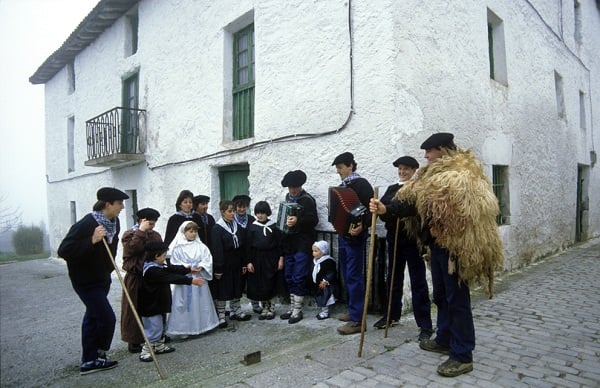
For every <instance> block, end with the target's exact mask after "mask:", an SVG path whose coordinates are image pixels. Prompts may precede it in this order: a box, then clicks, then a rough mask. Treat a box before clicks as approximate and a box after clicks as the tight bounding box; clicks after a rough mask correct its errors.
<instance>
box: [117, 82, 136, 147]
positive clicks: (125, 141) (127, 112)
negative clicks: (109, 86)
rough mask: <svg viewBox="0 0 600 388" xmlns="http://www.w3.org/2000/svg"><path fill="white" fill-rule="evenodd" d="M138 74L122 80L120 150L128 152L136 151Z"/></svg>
mask: <svg viewBox="0 0 600 388" xmlns="http://www.w3.org/2000/svg"><path fill="white" fill-rule="evenodd" d="M138 79H139V78H138V74H137V73H136V74H134V75H132V76H130V77H128V78H126V79H125V80H123V108H124V109H123V112H122V113H121V114H122V117H121V137H120V139H121V147H120V152H121V153H125V154H129V153H135V151H136V143H137V142H136V140H137V136H138V130H139V128H138V121H137V111H136V109H138V103H139V84H138Z"/></svg>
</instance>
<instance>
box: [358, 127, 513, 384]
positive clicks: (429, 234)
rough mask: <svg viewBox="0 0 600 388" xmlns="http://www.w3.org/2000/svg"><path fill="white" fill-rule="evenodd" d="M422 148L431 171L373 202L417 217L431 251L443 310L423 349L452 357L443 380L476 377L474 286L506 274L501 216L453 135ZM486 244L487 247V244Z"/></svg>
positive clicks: (476, 166) (380, 210) (376, 207)
mask: <svg viewBox="0 0 600 388" xmlns="http://www.w3.org/2000/svg"><path fill="white" fill-rule="evenodd" d="M421 148H422V149H424V150H425V159H427V161H428V164H427V166H425V167H422V168H421V169H420V170H419V172H418V175H417V177H416V178H415V179H413V180H411V181H410V182H407V183H406V184H405V185H404V188H403V189H402V190H400V191H398V193H397V195H396V198H395V199H394V200H393V201H392V202H390V203H389V204H388V205H384V204H383V203H382V202H381V201H379V200H376V199H374V200H372V201H371V204H370V210H371V211H373V212H376V213H377V214H385V213H389V214H390V215H392V216H394V217H406V216H413V215H418V216H419V217H420V219H421V225H420V230H415V233H419V238H420V239H421V242H422V243H423V245H426V246H428V248H429V251H430V263H431V279H432V283H433V301H434V303H435V304H436V305H437V308H438V316H437V332H436V337H435V339H425V340H423V341H421V342H420V343H419V346H420V347H421V349H423V350H426V351H430V352H436V353H441V354H447V355H449V358H448V359H447V360H446V361H445V362H444V363H442V364H441V365H440V366H439V367H438V369H437V372H438V373H439V374H440V375H442V376H446V377H454V376H458V375H461V374H463V373H468V372H470V371H472V370H473V350H474V349H475V328H474V324H473V315H472V312H471V296H470V293H469V286H470V285H471V284H472V283H479V284H481V285H483V286H487V291H488V292H489V293H490V296H491V295H492V285H493V275H494V271H495V270H499V269H501V268H502V264H503V260H504V258H503V254H502V242H501V241H500V236H499V234H498V226H497V225H496V215H497V214H498V212H499V208H498V200H497V199H496V197H495V195H494V193H493V191H492V187H491V184H490V181H489V179H488V178H487V177H486V175H485V174H484V172H483V167H482V166H481V163H479V162H478V161H477V159H476V158H475V155H474V154H473V153H472V152H471V151H468V150H463V149H460V148H458V147H457V146H456V145H455V144H454V135H452V134H451V133H436V134H434V135H432V136H430V137H429V138H428V139H427V140H425V142H423V144H422V145H421ZM484 241H485V243H482V242H484Z"/></svg>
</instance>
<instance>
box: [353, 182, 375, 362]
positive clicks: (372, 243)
mask: <svg viewBox="0 0 600 388" xmlns="http://www.w3.org/2000/svg"><path fill="white" fill-rule="evenodd" d="M373 198H377V199H378V198H379V188H378V187H375V190H374V194H373ZM376 224H377V212H374V213H373V214H372V216H371V241H370V242H369V262H368V263H367V285H366V290H365V306H364V308H363V315H362V322H361V324H360V345H359V347H358V357H362V348H363V343H364V341H365V327H366V326H367V308H368V306H369V297H370V296H371V277H372V274H373V256H374V254H375V229H376Z"/></svg>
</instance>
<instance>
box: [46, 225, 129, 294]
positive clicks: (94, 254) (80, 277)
mask: <svg viewBox="0 0 600 388" xmlns="http://www.w3.org/2000/svg"><path fill="white" fill-rule="evenodd" d="M98 225H99V224H98V222H97V221H96V220H95V219H94V216H92V214H91V213H88V214H87V215H86V216H84V217H83V218H82V219H81V220H79V221H77V223H75V224H73V225H72V226H71V229H69V232H68V233H67V235H66V236H65V238H64V239H63V241H62V242H61V243H60V246H59V247H58V256H60V257H62V258H63V259H65V260H66V262H67V268H68V269H69V277H70V278H71V282H73V283H74V284H77V285H80V286H85V285H88V284H95V283H101V282H105V281H106V280H107V279H110V274H111V272H112V271H113V270H114V266H113V264H112V262H111V260H110V256H109V255H108V252H107V250H106V247H105V246H104V243H103V242H102V241H100V242H99V243H97V244H92V235H93V234H94V230H95V229H96V228H97V227H98ZM120 230H121V227H120V225H119V219H118V218H117V225H116V231H115V232H116V233H115V236H114V237H113V240H112V242H111V243H110V244H109V246H110V250H111V253H112V255H113V257H114V256H115V255H116V253H117V246H118V244H119V237H118V236H119V232H120Z"/></svg>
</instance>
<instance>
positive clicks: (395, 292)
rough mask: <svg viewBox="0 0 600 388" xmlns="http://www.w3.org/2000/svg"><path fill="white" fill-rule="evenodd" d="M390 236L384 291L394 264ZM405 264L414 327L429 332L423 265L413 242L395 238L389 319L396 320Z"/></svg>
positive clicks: (427, 294) (426, 289) (389, 238)
mask: <svg viewBox="0 0 600 388" xmlns="http://www.w3.org/2000/svg"><path fill="white" fill-rule="evenodd" d="M394 237H395V235H394V234H393V233H388V235H387V237H386V238H387V244H388V258H389V260H388V272H387V273H388V276H387V286H388V288H387V292H388V293H389V290H390V285H391V284H390V283H391V281H392V267H393V265H394V260H393V257H394ZM407 264H408V274H409V276H410V290H411V293H412V308H413V314H414V316H415V320H416V322H417V326H419V327H420V328H422V329H431V328H432V326H433V325H432V323H431V301H430V300H429V287H428V285H427V278H426V270H425V262H424V261H423V259H422V258H421V256H420V255H419V248H418V247H417V243H416V241H415V240H410V239H406V238H399V239H398V244H397V246H396V274H395V275H394V285H393V287H392V303H391V309H390V319H391V320H398V319H400V315H401V313H402V294H403V291H404V290H403V288H404V269H405V268H406V265H407ZM388 295H389V294H386V295H385V298H384V300H385V309H386V310H385V312H386V314H387V306H388V301H387V298H388Z"/></svg>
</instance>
